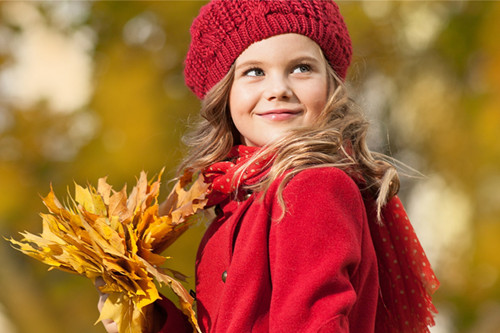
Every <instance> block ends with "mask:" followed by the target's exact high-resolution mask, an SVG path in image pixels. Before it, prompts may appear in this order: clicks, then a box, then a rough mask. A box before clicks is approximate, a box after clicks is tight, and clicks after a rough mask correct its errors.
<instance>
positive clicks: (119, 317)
mask: <svg viewBox="0 0 500 333" xmlns="http://www.w3.org/2000/svg"><path fill="white" fill-rule="evenodd" d="M161 174H162V173H160V175H159V176H158V179H157V180H156V181H154V182H152V181H151V182H148V180H147V176H146V174H145V173H144V172H141V174H140V177H139V179H138V180H137V185H136V186H135V187H134V188H133V189H132V191H131V193H130V195H128V197H127V189H126V186H125V187H124V188H123V189H122V190H121V191H114V190H113V189H112V187H111V185H109V184H108V183H107V182H106V178H101V179H99V181H98V186H97V189H96V188H94V187H92V186H91V185H89V186H88V187H87V188H83V187H81V186H79V185H78V184H75V195H74V198H72V197H69V198H68V203H67V205H66V206H64V205H62V204H61V203H60V201H59V200H58V199H57V198H56V196H55V194H54V191H53V189H52V187H51V190H50V192H49V194H48V195H47V196H46V197H45V198H43V202H44V204H45V206H46V207H47V208H48V210H49V214H41V216H42V219H43V231H42V233H41V234H40V235H39V236H36V235H33V234H31V233H28V232H24V233H21V235H22V236H23V239H22V240H20V241H16V240H14V239H10V240H9V241H10V242H11V243H12V244H14V245H15V246H17V248H18V249H19V250H20V251H22V252H23V253H25V254H27V255H29V256H31V257H33V258H35V259H37V260H39V261H41V262H44V263H46V264H48V265H49V266H51V267H50V268H49V269H53V268H57V269H60V270H63V271H67V272H71V273H76V274H79V275H83V276H86V277H88V278H90V279H91V280H92V281H94V282H95V279H97V278H102V279H103V280H104V282H105V285H103V286H102V287H100V290H101V292H103V293H107V294H109V297H108V298H107V300H106V302H105V303H104V306H103V308H102V311H101V315H100V317H99V319H98V320H97V322H99V321H101V320H104V319H111V320H113V321H115V322H116V324H117V326H118V330H119V332H120V333H124V332H130V333H131V332H144V331H145V330H146V327H147V319H146V317H147V315H146V313H147V312H148V311H149V309H151V308H152V304H153V302H154V301H155V300H157V299H159V298H160V295H159V292H158V289H157V287H156V284H155V280H156V281H157V282H158V283H160V284H161V283H165V284H167V285H168V286H169V287H170V288H171V289H172V290H173V292H174V293H175V294H176V295H177V296H178V297H179V301H180V306H181V309H182V311H183V312H184V313H185V314H186V315H187V316H188V318H189V320H190V321H191V323H192V325H193V328H194V329H195V330H196V331H199V328H198V324H197V321H196V317H195V314H194V311H193V308H192V303H193V299H192V297H191V296H190V295H189V293H188V292H187V291H186V289H185V288H184V287H183V285H182V284H181V283H180V282H179V281H178V280H177V279H182V278H183V277H182V275H181V274H177V272H175V271H172V270H169V269H166V268H163V267H162V266H163V264H164V263H165V261H166V260H167V259H168V258H167V257H165V256H162V255H161V253H162V252H163V251H164V250H165V249H166V248H167V247H168V246H170V245H171V244H172V243H173V242H174V241H175V240H176V239H177V238H178V237H179V236H180V235H181V234H182V233H183V232H184V231H185V230H187V229H188V228H189V226H190V225H191V224H192V220H193V219H192V217H193V216H194V215H195V214H196V213H197V212H199V211H200V210H202V209H203V208H204V206H205V204H206V202H207V199H206V198H205V195H206V190H207V188H208V185H207V184H206V183H204V181H203V176H201V175H200V176H199V177H198V178H196V180H194V181H193V175H192V174H191V173H189V172H186V173H185V174H184V175H183V176H182V177H181V178H180V179H179V180H178V182H177V184H176V185H175V187H174V188H173V190H172V192H171V193H170V195H169V196H168V197H167V200H166V201H165V202H164V203H163V204H162V205H161V207H160V205H159V203H158V195H159V190H160V178H161ZM167 273H170V275H169V274H167ZM171 275H172V276H175V277H176V278H177V279H176V278H174V277H172V276H171Z"/></svg>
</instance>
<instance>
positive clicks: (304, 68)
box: [292, 64, 311, 73]
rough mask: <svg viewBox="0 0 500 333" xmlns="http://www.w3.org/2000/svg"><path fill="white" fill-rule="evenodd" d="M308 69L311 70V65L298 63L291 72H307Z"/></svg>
mask: <svg viewBox="0 0 500 333" xmlns="http://www.w3.org/2000/svg"><path fill="white" fill-rule="evenodd" d="M310 71H311V66H309V65H306V64H300V65H298V66H296V67H295V68H294V69H293V71H292V73H307V72H310Z"/></svg>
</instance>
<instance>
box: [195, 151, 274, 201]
mask: <svg viewBox="0 0 500 333" xmlns="http://www.w3.org/2000/svg"><path fill="white" fill-rule="evenodd" d="M259 149H260V148H259V147H247V146H241V145H240V146H234V147H233V148H232V149H231V151H230V152H229V155H228V157H227V160H226V161H222V162H218V163H215V164H212V165H211V166H209V167H208V168H207V169H206V170H205V171H204V172H203V176H204V177H205V181H206V182H208V183H211V184H212V185H211V187H210V189H209V194H208V198H209V201H208V206H213V205H216V204H218V203H219V202H222V201H223V200H225V199H226V198H227V197H228V196H229V195H230V194H231V193H233V192H237V190H239V189H241V187H243V186H244V185H251V184H254V183H255V182H256V181H257V180H258V179H260V178H261V177H262V176H263V173H264V172H265V169H266V168H267V166H268V165H269V162H270V161H271V160H272V156H263V157H261V158H260V159H258V160H257V161H255V162H254V163H253V164H251V165H249V166H248V167H247V168H245V170H242V171H241V169H240V168H241V166H243V165H244V164H245V163H246V162H248V160H249V159H250V158H252V157H253V155H254V154H255V153H256V152H257V151H258V150H259ZM240 171H241V172H240Z"/></svg>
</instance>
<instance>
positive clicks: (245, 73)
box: [243, 63, 312, 76]
mask: <svg viewBox="0 0 500 333" xmlns="http://www.w3.org/2000/svg"><path fill="white" fill-rule="evenodd" d="M301 67H305V69H306V71H311V70H312V66H311V65H310V64H308V63H300V64H298V65H296V66H294V67H292V72H293V71H295V69H297V68H301ZM252 71H259V72H261V73H263V72H264V71H263V70H262V69H261V68H259V67H252V68H249V69H247V70H246V71H244V72H243V76H248V74H249V73H250V72H252ZM252 76H253V75H252ZM255 76H260V75H255Z"/></svg>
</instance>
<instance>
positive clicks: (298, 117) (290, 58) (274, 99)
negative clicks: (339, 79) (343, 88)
mask: <svg viewBox="0 0 500 333" xmlns="http://www.w3.org/2000/svg"><path fill="white" fill-rule="evenodd" d="M234 66H235V76H234V80H233V84H232V86H231V92H230V95H229V108H230V111H231V118H232V120H233V122H234V124H235V126H236V129H237V130H238V132H239V133H240V135H241V141H242V143H243V144H245V145H248V146H263V145H265V144H268V143H271V142H273V141H274V140H276V139H279V138H280V137H282V136H283V135H284V134H285V133H286V132H287V131H289V130H291V129H294V128H297V127H303V126H311V125H313V124H314V122H315V120H316V119H317V117H318V116H319V114H320V113H321V112H322V110H323V108H324V107H325V104H326V100H327V94H328V79H327V66H328V64H327V63H326V60H325V58H324V56H323V53H322V52H321V49H320V47H319V46H318V44H316V43H315V42H314V41H313V40H311V39H309V38H308V37H306V36H303V35H298V34H283V35H277V36H273V37H271V38H268V39H264V40H261V41H259V42H256V43H253V44H252V45H250V46H249V47H248V48H247V49H246V50H245V51H244V52H243V53H241V54H240V56H239V57H238V58H237V59H236V61H235V63H234Z"/></svg>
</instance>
